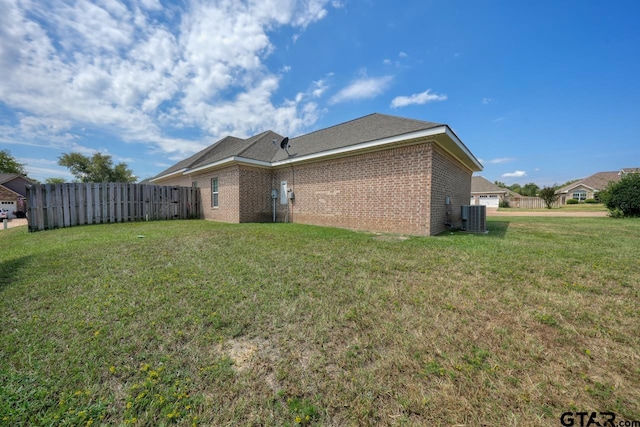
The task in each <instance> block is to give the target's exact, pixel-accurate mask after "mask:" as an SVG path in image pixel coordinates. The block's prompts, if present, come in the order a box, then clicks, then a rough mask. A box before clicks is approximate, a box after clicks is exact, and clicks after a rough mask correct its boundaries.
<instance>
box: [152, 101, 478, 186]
mask: <svg viewBox="0 0 640 427" xmlns="http://www.w3.org/2000/svg"><path fill="white" fill-rule="evenodd" d="M282 139H283V137H282V136H281V135H279V134H277V133H275V132H273V131H266V132H263V133H260V134H258V135H255V136H253V137H251V138H247V139H241V138H236V137H233V136H227V137H225V138H223V139H221V140H220V141H218V142H216V143H215V144H213V145H211V146H209V147H207V148H205V149H204V150H202V151H200V152H199V153H196V154H194V155H193V156H191V157H189V158H188V159H185V160H183V161H181V162H178V163H176V164H175V165H173V166H171V167H170V168H168V169H166V170H165V171H163V172H161V173H160V174H158V175H157V176H156V177H154V178H152V179H151V181H152V182H153V181H155V180H160V179H162V178H167V177H169V176H172V175H176V174H187V173H192V172H197V171H200V170H204V169H210V168H216V167H219V166H223V165H227V164H232V163H244V164H251V165H254V166H263V167H272V166H280V165H287V164H291V163H296V162H303V161H310V160H315V159H319V158H331V157H335V156H340V155H344V154H347V153H349V152H354V151H366V150H375V149H380V148H384V147H386V146H391V145H399V144H408V143H413V142H421V141H425V140H426V139H429V140H435V141H436V142H437V143H438V144H439V145H440V146H442V147H443V148H444V149H445V150H447V151H448V152H449V153H450V154H451V155H453V156H454V157H456V158H457V159H458V160H459V161H460V162H461V163H463V164H464V165H465V166H466V167H468V168H469V169H470V170H472V171H474V172H477V171H480V170H482V165H481V164H480V162H479V161H478V159H476V157H475V156H474V155H473V154H471V152H470V151H469V150H468V149H467V147H466V146H465V145H464V144H463V143H462V141H460V139H459V138H458V137H457V136H456V134H455V133H454V132H453V131H452V130H451V129H450V128H449V126H447V125H445V124H438V123H432V122H426V121H420V120H413V119H407V118H402V117H396V116H389V115H385V114H378V113H374V114H370V115H368V116H364V117H361V118H359V119H355V120H351V121H349V122H346V123H342V124H339V125H335V126H332V127H329V128H326V129H321V130H318V131H315V132H311V133H309V134H306V135H302V136H299V137H295V138H291V139H290V141H289V144H290V148H288V150H281V149H280V146H279V144H280V141H282ZM274 142H275V143H274Z"/></svg>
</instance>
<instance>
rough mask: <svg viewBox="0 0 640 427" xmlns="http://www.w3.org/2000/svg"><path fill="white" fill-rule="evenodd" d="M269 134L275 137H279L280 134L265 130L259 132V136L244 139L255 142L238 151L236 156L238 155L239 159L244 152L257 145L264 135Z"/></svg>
mask: <svg viewBox="0 0 640 427" xmlns="http://www.w3.org/2000/svg"><path fill="white" fill-rule="evenodd" d="M269 132H271V133H273V134H276V135H278V136H280V134H278V133H276V132H274V131H272V130H271V129H267V130H265V131H264V132H260V133H259V134H256V135H254V136H252V137H249V138H247V139H245V141H249V140H251V139H254V138H255V141H253V142H251V143H249V145H247V146H246V147H245V148H244V149H243V150H240V151H239V152H238V154H237V155H238V157H240V156H241V155H242V154H243V153H244V152H245V151H247V150H248V149H249V148H251V147H253V146H254V145H256V144H257V143H258V142H259V141H260V140H261V139H262V138H263V137H264V136H266V134H268V133H269Z"/></svg>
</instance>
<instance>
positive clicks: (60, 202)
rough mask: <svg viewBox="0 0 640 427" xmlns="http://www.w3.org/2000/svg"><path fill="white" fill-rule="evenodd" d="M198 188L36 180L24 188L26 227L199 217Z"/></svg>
mask: <svg viewBox="0 0 640 427" xmlns="http://www.w3.org/2000/svg"><path fill="white" fill-rule="evenodd" d="M198 192H199V190H198V188H196V187H170V186H158V185H147V184H120V183H103V184H94V183H87V184H80V183H67V184H35V185H32V186H31V187H29V188H27V212H28V216H27V217H28V223H29V227H28V228H29V231H40V230H51V229H54V228H63V227H73V226H75V225H84V224H100V223H107V222H127V221H145V220H167V219H190V218H200V217H201V215H199V211H198V208H197V203H198V200H199V193H198Z"/></svg>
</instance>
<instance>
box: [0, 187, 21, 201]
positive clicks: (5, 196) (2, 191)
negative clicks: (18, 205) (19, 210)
mask: <svg viewBox="0 0 640 427" xmlns="http://www.w3.org/2000/svg"><path fill="white" fill-rule="evenodd" d="M0 200H10V201H12V202H15V201H17V200H18V196H17V195H16V193H14V192H13V191H9V190H8V189H6V188H4V187H2V186H0Z"/></svg>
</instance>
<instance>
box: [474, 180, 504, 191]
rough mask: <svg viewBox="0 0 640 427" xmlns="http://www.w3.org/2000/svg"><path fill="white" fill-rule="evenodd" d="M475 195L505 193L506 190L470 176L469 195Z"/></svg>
mask: <svg viewBox="0 0 640 427" xmlns="http://www.w3.org/2000/svg"><path fill="white" fill-rule="evenodd" d="M475 193H494V194H499V193H504V194H506V193H507V189H506V188H502V187H499V186H497V185H496V184H494V183H493V182H491V181H489V180H488V179H486V178H484V177H482V176H472V177H471V194H475Z"/></svg>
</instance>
